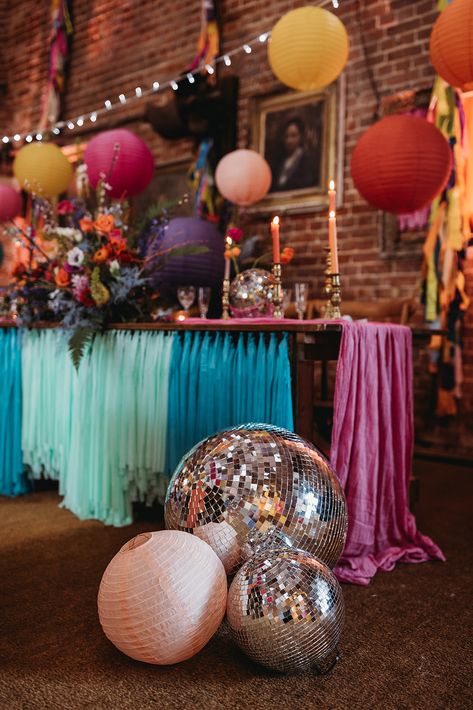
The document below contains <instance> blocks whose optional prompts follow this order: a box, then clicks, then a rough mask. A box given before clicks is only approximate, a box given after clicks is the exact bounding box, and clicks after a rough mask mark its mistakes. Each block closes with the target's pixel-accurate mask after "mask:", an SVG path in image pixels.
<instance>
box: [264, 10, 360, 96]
mask: <svg viewBox="0 0 473 710" xmlns="http://www.w3.org/2000/svg"><path fill="white" fill-rule="evenodd" d="M268 59H269V64H270V66H271V69H272V71H273V73H274V74H275V75H276V77H277V78H278V79H279V81H282V83H283V84H286V86H290V87H291V88H292V89H298V90H299V91H312V90H314V89H321V88H323V87H325V86H328V85H329V84H331V83H332V81H335V79H336V78H337V77H338V75H339V74H340V73H341V72H342V70H343V68H344V66H345V64H346V63H347V59H348V34H347V31H346V29H345V26H344V24H343V23H342V22H341V21H340V20H339V19H338V17H336V15H333V14H332V13H331V12H328V10H324V9H323V8H320V7H300V8H298V9H297V10H291V12H288V13H287V14H286V15H283V17H281V19H280V20H278V22H276V24H275V25H274V27H273V30H272V32H271V39H270V41H269V43H268Z"/></svg>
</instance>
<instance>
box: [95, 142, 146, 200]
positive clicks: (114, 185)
mask: <svg viewBox="0 0 473 710" xmlns="http://www.w3.org/2000/svg"><path fill="white" fill-rule="evenodd" d="M84 163H85V164H86V165H87V173H88V176H89V181H90V184H91V185H92V187H93V188H94V189H95V188H96V187H97V183H98V182H99V180H100V179H103V180H105V182H106V183H108V184H109V185H110V186H111V190H110V191H109V193H108V194H109V195H110V197H113V198H116V199H124V198H126V197H132V196H133V195H137V194H138V193H139V192H142V191H143V190H144V189H145V188H146V187H147V186H148V185H149V183H150V182H151V179H152V177H153V174H154V159H153V156H152V154H151V151H150V149H149V148H148V146H147V145H146V143H145V142H144V141H143V140H141V138H138V136H137V135H135V134H134V133H132V132H131V131H128V130H126V129H125V128H117V129H114V130H112V131H104V132H103V133H99V134H98V136H95V138H92V140H91V141H90V143H89V145H88V146H87V148H86V151H85V153H84Z"/></svg>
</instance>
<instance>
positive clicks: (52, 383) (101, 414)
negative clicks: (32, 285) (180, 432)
mask: <svg viewBox="0 0 473 710" xmlns="http://www.w3.org/2000/svg"><path fill="white" fill-rule="evenodd" d="M173 337H174V335H173V334H165V333H147V332H130V331H128V332H127V331H114V332H110V333H106V334H105V335H100V336H96V337H95V338H94V342H93V345H92V347H91V349H90V351H89V352H88V353H87V354H86V355H85V356H84V358H83V360H82V362H81V365H80V368H79V373H78V374H77V373H76V372H75V371H74V369H73V367H72V364H71V362H70V357H69V354H68V353H67V344H66V337H65V336H64V334H63V333H61V331H58V330H43V331H32V332H28V333H26V334H25V335H24V340H23V376H24V383H25V384H24V418H23V449H24V457H25V463H27V464H28V465H29V466H30V467H31V469H32V471H33V473H34V475H35V476H39V475H41V474H43V475H46V476H51V477H53V478H57V479H59V485H60V493H61V494H62V495H64V501H63V505H64V506H65V507H66V508H69V510H71V511H72V512H73V513H75V514H76V515H77V516H78V517H79V518H81V519H88V518H95V519H98V520H101V521H102V522H104V523H106V524H109V525H116V526H120V525H127V524H129V523H131V522H132V501H134V500H145V499H152V498H154V497H163V496H164V494H165V491H166V486H167V481H168V479H167V477H166V476H165V475H164V473H163V472H164V465H165V456H166V427H167V404H168V382H169V363H170V357H171V349H172V341H173Z"/></svg>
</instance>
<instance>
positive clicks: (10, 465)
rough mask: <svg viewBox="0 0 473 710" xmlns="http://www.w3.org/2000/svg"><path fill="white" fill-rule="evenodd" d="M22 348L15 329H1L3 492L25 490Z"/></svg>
mask: <svg viewBox="0 0 473 710" xmlns="http://www.w3.org/2000/svg"><path fill="white" fill-rule="evenodd" d="M20 355H21V350H20V336H19V333H18V332H17V331H16V330H14V329H13V328H4V329H0V495H6V496H16V495H19V494H20V493H25V491H26V490H27V481H26V479H25V476H24V474H23V464H22V460H21V358H20Z"/></svg>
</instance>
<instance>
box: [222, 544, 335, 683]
mask: <svg viewBox="0 0 473 710" xmlns="http://www.w3.org/2000/svg"><path fill="white" fill-rule="evenodd" d="M227 619H228V624H229V626H230V630H231V635H232V638H233V640H234V641H235V642H236V643H237V645H238V646H239V647H240V648H241V650H242V651H243V652H244V653H246V654H247V655H248V656H249V657H250V658H252V659H253V660H254V661H256V662H257V663H261V664H262V665H263V666H266V667H267V668H270V669H272V670H276V671H282V672H285V673H298V672H301V671H308V670H310V669H311V668H315V669H317V670H319V672H324V671H326V670H327V666H330V665H332V664H333V663H334V661H335V660H337V658H338V653H337V644H338V643H339V641H340V637H341V634H342V630H343V624H344V620H345V605H344V602H343V595H342V590H341V589H340V585H339V583H338V581H337V580H336V578H335V577H334V575H333V574H332V573H331V572H330V570H329V569H328V567H326V566H325V565H324V564H322V562H320V561H319V560H317V559H316V558H315V557H313V556H312V555H310V554H308V553H307V552H303V551H302V550H274V551H269V552H267V553H266V554H263V555H257V556H255V557H254V558H253V559H251V560H249V561H248V562H246V563H245V564H244V565H243V567H242V568H241V569H240V571H239V572H238V573H237V574H236V576H235V579H234V580H233V582H232V584H231V587H230V591H229V594H228V602H227Z"/></svg>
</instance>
